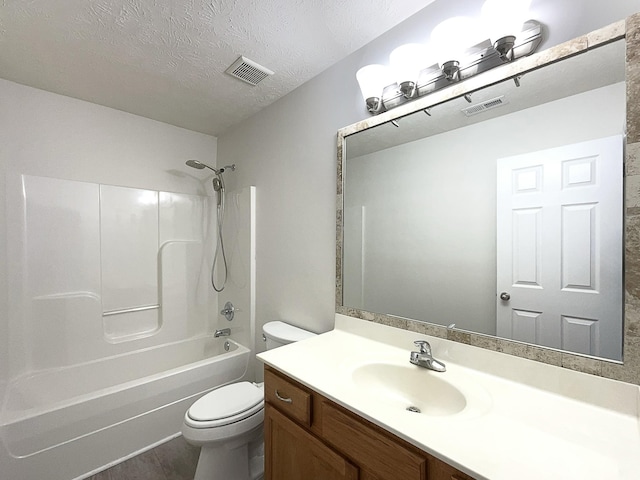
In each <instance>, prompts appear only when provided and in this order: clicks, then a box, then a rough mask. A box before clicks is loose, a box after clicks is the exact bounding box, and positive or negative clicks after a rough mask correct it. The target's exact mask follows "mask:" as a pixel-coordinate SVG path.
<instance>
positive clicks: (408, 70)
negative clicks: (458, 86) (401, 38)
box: [356, 0, 542, 115]
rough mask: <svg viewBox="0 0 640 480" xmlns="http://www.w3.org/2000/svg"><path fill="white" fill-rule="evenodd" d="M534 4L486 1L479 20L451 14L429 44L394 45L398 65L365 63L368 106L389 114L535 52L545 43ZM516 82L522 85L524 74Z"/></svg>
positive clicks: (393, 61) (361, 79)
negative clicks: (531, 15) (533, 11)
mask: <svg viewBox="0 0 640 480" xmlns="http://www.w3.org/2000/svg"><path fill="white" fill-rule="evenodd" d="M530 4H531V0H486V1H485V3H484V4H483V6H482V13H481V16H480V17H479V18H476V19H474V18H470V17H453V18H449V19H447V20H444V21H443V22H441V23H440V24H438V25H437V26H436V27H435V28H434V29H433V31H432V32H431V41H430V43H429V44H428V45H426V44H415V43H413V44H407V45H402V46H400V47H398V48H396V49H394V50H393V52H392V53H391V56H390V59H389V63H390V65H391V67H392V68H390V67H386V66H384V65H367V66H366V67H362V68H361V69H360V70H358V72H357V73H356V78H357V79H358V83H359V85H360V89H361V91H362V96H363V98H364V101H365V103H366V106H367V110H368V111H369V113H371V114H372V115H377V114H379V113H382V112H386V111H387V110H389V109H392V108H395V107H397V106H399V105H402V104H404V103H406V102H408V101H411V100H414V99H415V98H418V97H421V96H424V95H428V94H430V93H432V92H434V91H437V90H440V89H442V88H446V87H448V86H449V85H451V84H452V83H454V82H459V81H464V80H466V79H467V78H470V77H472V76H474V75H477V74H478V73H482V72H485V71H487V70H490V69H492V68H495V67H498V66H500V65H503V64H504V63H507V62H512V61H514V60H517V59H518V58H521V57H524V56H527V55H530V54H531V53H533V52H535V51H536V49H537V48H538V46H539V45H540V43H541V42H542V25H541V24H540V23H539V22H537V21H535V20H531V19H528V17H529V6H530ZM436 62H437V63H436ZM513 80H514V82H515V83H516V85H517V86H519V83H520V81H519V80H520V78H519V77H516V78H514V79H513ZM467 101H469V99H468V98H467ZM425 113H426V114H427V115H429V112H428V111H425Z"/></svg>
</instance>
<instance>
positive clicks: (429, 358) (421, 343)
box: [409, 340, 447, 372]
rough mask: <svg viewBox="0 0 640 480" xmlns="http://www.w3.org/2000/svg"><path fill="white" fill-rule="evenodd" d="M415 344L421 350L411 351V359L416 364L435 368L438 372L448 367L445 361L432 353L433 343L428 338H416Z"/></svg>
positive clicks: (430, 368) (431, 368)
mask: <svg viewBox="0 0 640 480" xmlns="http://www.w3.org/2000/svg"><path fill="white" fill-rule="evenodd" d="M413 344H414V345H415V346H416V347H418V348H420V351H419V352H411V357H410V358H409V361H410V362H411V363H413V364H414V365H417V366H419V367H424V368H428V369H429V370H434V371H436V372H444V371H445V370H446V369H447V367H445V365H444V363H442V362H439V361H438V360H436V359H435V358H433V355H432V354H431V345H429V342H427V341H426V340H416V341H415V342H413Z"/></svg>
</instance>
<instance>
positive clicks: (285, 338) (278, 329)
mask: <svg viewBox="0 0 640 480" xmlns="http://www.w3.org/2000/svg"><path fill="white" fill-rule="evenodd" d="M262 332H263V338H264V339H265V341H266V347H267V350H271V349H273V348H277V347H280V346H282V345H286V344H288V343H293V342H297V341H299V340H304V339H305V338H309V337H312V336H314V335H315V334H314V333H311V332H308V331H306V330H303V329H301V328H298V327H294V326H293V325H289V324H287V323H284V322H281V321H274V322H268V323H266V324H265V325H264V327H263V328H262ZM263 421H264V385H263V384H258V383H251V382H237V383H232V384H229V385H225V386H224V387H220V388H218V389H216V390H214V391H212V392H210V393H208V394H206V395H204V396H203V397H201V398H200V399H199V400H197V401H196V402H195V403H194V404H193V405H191V407H190V408H189V410H187V412H186V413H185V416H184V422H183V424H182V435H183V436H184V439H185V440H186V441H187V442H188V443H190V444H192V445H197V446H200V447H201V450H200V458H199V459H198V466H197V468H196V475H195V477H194V480H261V479H262V478H263V474H264V437H263Z"/></svg>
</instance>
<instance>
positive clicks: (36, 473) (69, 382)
mask: <svg viewBox="0 0 640 480" xmlns="http://www.w3.org/2000/svg"><path fill="white" fill-rule="evenodd" d="M225 347H226V348H225ZM227 348H228V351H227ZM249 354H250V350H249V349H247V348H245V347H244V346H242V345H240V344H238V343H236V342H235V341H233V340H231V339H229V338H228V337H227V338H225V337H222V338H213V337H212V336H205V337H200V338H195V339H190V340H186V341H181V342H176V343H172V344H167V345H162V346H157V347H151V348H147V349H144V350H139V351H135V352H132V353H127V354H123V355H118V356H114V357H110V358H106V359H102V360H98V361H93V362H88V363H85V364H81V365H74V366H72V367H66V368H58V369H52V370H50V371H40V372H36V373H32V374H29V375H26V376H24V377H22V378H18V379H16V380H14V381H13V382H11V383H10V384H9V386H8V388H7V393H6V394H5V398H4V401H3V404H2V410H1V411H0V439H1V441H2V449H1V450H2V451H1V452H0V478H2V479H11V480H32V479H34V478H46V479H47V480H71V479H74V478H78V479H80V478H84V477H86V476H89V475H90V474H92V473H95V472H97V471H99V470H101V469H103V468H105V467H107V466H110V465H112V464H114V463H118V461H120V460H122V459H123V458H127V457H128V456H131V455H132V454H134V453H136V452H139V451H141V450H144V449H146V448H148V447H150V446H152V445H155V444H158V443H161V442H162V441H164V440H166V439H168V438H170V437H173V436H175V435H176V434H177V433H178V432H179V431H180V427H181V425H182V419H183V416H184V412H185V411H186V410H187V408H188V407H189V406H190V404H191V403H192V402H193V401H195V399H196V398H198V397H199V396H200V395H202V394H204V393H206V392H208V391H210V390H212V389H214V388H216V387H219V386H221V385H224V384H227V383H230V382H233V381H236V380H238V379H240V378H242V377H243V376H244V375H245V373H246V370H247V365H248V362H249Z"/></svg>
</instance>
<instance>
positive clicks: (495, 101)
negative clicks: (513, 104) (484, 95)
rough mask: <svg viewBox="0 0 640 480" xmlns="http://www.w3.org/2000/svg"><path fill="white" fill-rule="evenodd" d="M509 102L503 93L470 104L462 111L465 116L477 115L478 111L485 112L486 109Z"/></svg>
mask: <svg viewBox="0 0 640 480" xmlns="http://www.w3.org/2000/svg"><path fill="white" fill-rule="evenodd" d="M507 103H509V102H508V101H507V99H506V98H504V95H500V96H499V97H496V98H492V99H491V100H487V101H485V102H481V103H476V104H475V105H471V106H470V107H467V108H463V109H462V113H464V114H465V115H466V116H467V117H470V116H471V115H477V114H478V113H482V112H486V111H487V110H491V109H492V108H498V107H501V106H502V105H506V104H507Z"/></svg>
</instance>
